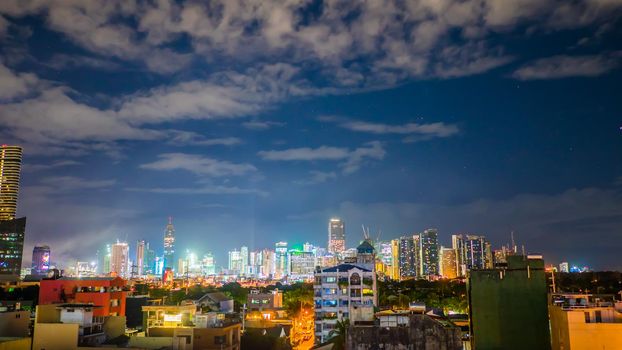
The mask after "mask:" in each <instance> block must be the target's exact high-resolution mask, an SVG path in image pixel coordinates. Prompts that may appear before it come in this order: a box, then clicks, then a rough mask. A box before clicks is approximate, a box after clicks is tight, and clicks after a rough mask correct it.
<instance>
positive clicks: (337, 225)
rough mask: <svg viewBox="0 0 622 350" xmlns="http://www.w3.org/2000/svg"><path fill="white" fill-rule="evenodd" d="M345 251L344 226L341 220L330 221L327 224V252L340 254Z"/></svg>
mask: <svg viewBox="0 0 622 350" xmlns="http://www.w3.org/2000/svg"><path fill="white" fill-rule="evenodd" d="M345 249H346V224H345V223H344V222H343V220H341V219H336V218H333V219H330V221H329V222H328V252H329V253H333V254H339V253H342V252H343V251H344V250H345Z"/></svg>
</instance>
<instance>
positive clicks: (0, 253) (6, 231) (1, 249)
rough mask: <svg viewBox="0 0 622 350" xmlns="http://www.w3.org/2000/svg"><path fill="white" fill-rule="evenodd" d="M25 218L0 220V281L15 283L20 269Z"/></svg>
mask: <svg viewBox="0 0 622 350" xmlns="http://www.w3.org/2000/svg"><path fill="white" fill-rule="evenodd" d="M25 231H26V218H19V219H13V220H0V280H4V281H6V280H9V281H15V280H17V279H18V278H19V276H20V273H21V269H22V254H23V252H24V232H25Z"/></svg>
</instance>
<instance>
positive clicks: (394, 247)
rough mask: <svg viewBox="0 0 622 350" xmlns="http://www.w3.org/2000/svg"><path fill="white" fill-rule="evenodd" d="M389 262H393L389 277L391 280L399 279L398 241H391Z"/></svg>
mask: <svg viewBox="0 0 622 350" xmlns="http://www.w3.org/2000/svg"><path fill="white" fill-rule="evenodd" d="M391 260H392V261H393V263H392V265H391V268H390V269H389V277H390V278H391V279H393V280H399V279H400V240H399V239H392V240H391Z"/></svg>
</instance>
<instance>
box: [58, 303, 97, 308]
mask: <svg viewBox="0 0 622 350" xmlns="http://www.w3.org/2000/svg"><path fill="white" fill-rule="evenodd" d="M100 307H101V306H98V305H93V304H86V303H68V304H59V305H57V306H56V308H57V309H64V308H71V309H96V308H100Z"/></svg>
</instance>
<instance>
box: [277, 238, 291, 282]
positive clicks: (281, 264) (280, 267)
mask: <svg viewBox="0 0 622 350" xmlns="http://www.w3.org/2000/svg"><path fill="white" fill-rule="evenodd" d="M288 265H289V264H288V263H287V242H277V243H276V244H275V249H274V278H276V279H281V278H285V277H286V276H287V274H288V272H289V271H288Z"/></svg>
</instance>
